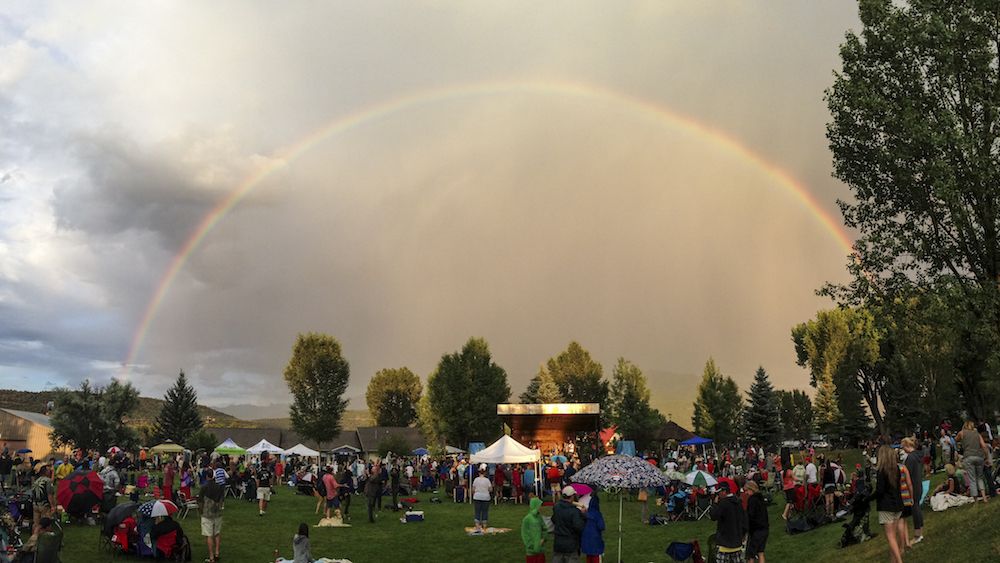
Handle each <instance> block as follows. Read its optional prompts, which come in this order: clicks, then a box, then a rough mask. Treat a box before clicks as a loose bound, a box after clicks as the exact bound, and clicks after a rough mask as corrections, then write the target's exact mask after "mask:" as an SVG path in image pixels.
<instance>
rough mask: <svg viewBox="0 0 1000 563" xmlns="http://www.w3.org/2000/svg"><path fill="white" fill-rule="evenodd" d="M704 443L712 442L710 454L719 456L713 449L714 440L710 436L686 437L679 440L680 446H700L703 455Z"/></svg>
mask: <svg viewBox="0 0 1000 563" xmlns="http://www.w3.org/2000/svg"><path fill="white" fill-rule="evenodd" d="M705 444H712V454H713V455H715V456H716V457H718V456H719V454H718V452H716V451H715V442H713V441H712V439H711V438H702V437H701V436H695V437H693V438H688V439H687V440H684V441H683V442H681V445H682V446H701V454H702V455H705Z"/></svg>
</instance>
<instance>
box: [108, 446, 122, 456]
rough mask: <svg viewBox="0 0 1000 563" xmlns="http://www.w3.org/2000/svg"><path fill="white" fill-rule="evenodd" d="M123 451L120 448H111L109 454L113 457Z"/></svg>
mask: <svg viewBox="0 0 1000 563" xmlns="http://www.w3.org/2000/svg"><path fill="white" fill-rule="evenodd" d="M121 451H122V449H121V448H119V447H118V446H111V447H110V448H108V453H109V454H111V455H115V454H119V453H121Z"/></svg>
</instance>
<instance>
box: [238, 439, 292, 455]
mask: <svg viewBox="0 0 1000 563" xmlns="http://www.w3.org/2000/svg"><path fill="white" fill-rule="evenodd" d="M265 452H266V453H269V454H283V453H285V450H283V449H281V448H279V447H278V446H275V445H274V444H272V443H271V442H268V441H267V440H261V441H259V442H257V443H256V444H254V445H252V446H250V447H249V448H247V453H248V454H253V455H259V454H262V453H265Z"/></svg>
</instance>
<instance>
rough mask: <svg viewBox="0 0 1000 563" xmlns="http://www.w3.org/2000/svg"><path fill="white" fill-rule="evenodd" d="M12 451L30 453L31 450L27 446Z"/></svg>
mask: <svg viewBox="0 0 1000 563" xmlns="http://www.w3.org/2000/svg"><path fill="white" fill-rule="evenodd" d="M14 453H16V454H30V453H31V450H30V449H28V448H21V449H19V450H17V451H16V452H14Z"/></svg>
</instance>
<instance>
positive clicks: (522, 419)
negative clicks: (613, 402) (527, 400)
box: [497, 403, 601, 454]
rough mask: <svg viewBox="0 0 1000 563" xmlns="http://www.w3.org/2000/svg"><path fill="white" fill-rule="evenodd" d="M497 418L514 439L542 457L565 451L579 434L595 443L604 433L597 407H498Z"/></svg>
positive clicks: (576, 404)
mask: <svg viewBox="0 0 1000 563" xmlns="http://www.w3.org/2000/svg"><path fill="white" fill-rule="evenodd" d="M497 415H499V416H500V419H501V420H502V421H503V423H504V424H506V425H507V426H508V427H509V428H510V431H511V437H513V438H514V439H515V440H517V441H518V442H521V443H522V444H525V445H526V446H528V447H529V448H538V449H540V450H541V451H542V453H543V454H549V453H551V452H552V450H554V449H555V450H560V451H562V450H563V446H564V444H566V443H575V442H576V441H577V438H578V437H579V434H580V433H587V434H588V435H590V438H591V439H592V440H593V441H595V442H596V440H597V433H598V432H600V430H601V427H600V418H601V405H600V404H598V403H546V404H534V405H520V404H498V405H497Z"/></svg>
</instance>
